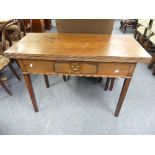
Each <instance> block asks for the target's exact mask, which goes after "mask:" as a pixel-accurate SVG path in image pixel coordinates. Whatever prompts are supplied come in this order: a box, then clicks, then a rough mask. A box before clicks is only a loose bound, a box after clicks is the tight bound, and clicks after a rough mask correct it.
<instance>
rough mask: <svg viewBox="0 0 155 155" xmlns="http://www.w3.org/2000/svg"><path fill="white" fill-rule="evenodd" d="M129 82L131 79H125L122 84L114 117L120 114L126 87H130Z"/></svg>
mask: <svg viewBox="0 0 155 155" xmlns="http://www.w3.org/2000/svg"><path fill="white" fill-rule="evenodd" d="M130 81H131V78H125V80H124V84H123V87H122V90H121V94H120V97H119V100H118V103H117V107H116V110H115V116H116V117H117V116H118V115H119V113H120V110H121V107H122V104H123V101H124V98H125V96H126V93H127V90H128V87H129V85H130Z"/></svg>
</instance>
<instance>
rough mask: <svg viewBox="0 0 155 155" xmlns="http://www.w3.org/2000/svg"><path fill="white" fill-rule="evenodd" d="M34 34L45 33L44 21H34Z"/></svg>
mask: <svg viewBox="0 0 155 155" xmlns="http://www.w3.org/2000/svg"><path fill="white" fill-rule="evenodd" d="M32 32H45V24H44V20H43V19H32Z"/></svg>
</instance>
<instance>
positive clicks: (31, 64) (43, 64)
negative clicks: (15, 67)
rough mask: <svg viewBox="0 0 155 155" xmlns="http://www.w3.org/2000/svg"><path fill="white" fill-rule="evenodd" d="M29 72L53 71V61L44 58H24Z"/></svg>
mask: <svg viewBox="0 0 155 155" xmlns="http://www.w3.org/2000/svg"><path fill="white" fill-rule="evenodd" d="M23 63H24V66H25V68H26V71H27V72H30V73H52V72H53V62H51V61H44V60H23Z"/></svg>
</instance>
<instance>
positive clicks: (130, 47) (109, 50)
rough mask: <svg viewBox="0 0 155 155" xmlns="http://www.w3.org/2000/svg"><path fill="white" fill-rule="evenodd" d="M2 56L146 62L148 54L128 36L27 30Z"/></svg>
mask: <svg viewBox="0 0 155 155" xmlns="http://www.w3.org/2000/svg"><path fill="white" fill-rule="evenodd" d="M5 55H7V56H8V57H10V58H15V59H44V60H66V61H67V60H69V61H71V60H75V61H98V62H133V63H137V62H141V63H149V62H150V60H151V56H150V55H149V54H148V53H147V52H146V51H145V49H144V48H143V47H142V46H141V45H140V44H139V43H138V42H137V41H136V40H135V39H134V38H133V37H132V36H129V35H103V34H60V33H59V34H56V33H54V34H53V33H29V34H27V35H26V36H25V37H24V38H23V39H21V40H20V41H19V42H17V43H16V44H14V45H13V46H12V47H11V48H9V49H8V50H7V51H6V52H5Z"/></svg>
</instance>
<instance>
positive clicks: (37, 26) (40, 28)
mask: <svg viewBox="0 0 155 155" xmlns="http://www.w3.org/2000/svg"><path fill="white" fill-rule="evenodd" d="M24 21H25V23H29V25H31V31H30V32H37V33H39V32H46V30H50V29H51V28H52V23H51V19H26V20H25V19H24Z"/></svg>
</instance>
